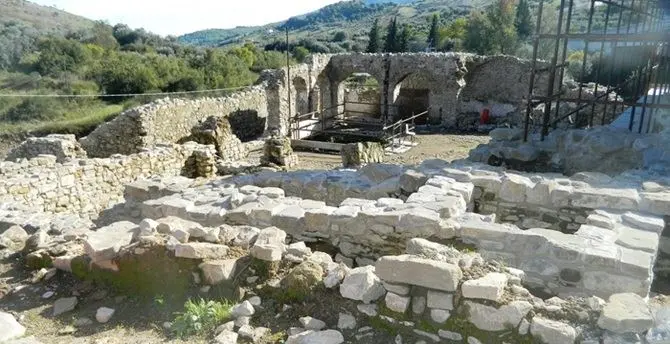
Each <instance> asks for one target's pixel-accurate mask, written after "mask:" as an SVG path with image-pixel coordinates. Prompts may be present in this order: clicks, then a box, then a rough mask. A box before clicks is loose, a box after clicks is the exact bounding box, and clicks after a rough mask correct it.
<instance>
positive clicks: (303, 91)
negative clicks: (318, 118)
mask: <svg viewBox="0 0 670 344" xmlns="http://www.w3.org/2000/svg"><path fill="white" fill-rule="evenodd" d="M293 93H294V94H295V100H294V103H295V108H294V109H295V111H294V115H295V116H297V115H302V114H306V113H308V112H309V111H310V110H309V90H308V88H307V81H305V79H304V78H302V77H300V76H297V77H295V78H293Z"/></svg>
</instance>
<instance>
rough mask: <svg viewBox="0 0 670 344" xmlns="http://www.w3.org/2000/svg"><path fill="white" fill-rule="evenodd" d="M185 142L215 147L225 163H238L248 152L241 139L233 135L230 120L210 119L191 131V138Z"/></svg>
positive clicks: (223, 118) (184, 140)
mask: <svg viewBox="0 0 670 344" xmlns="http://www.w3.org/2000/svg"><path fill="white" fill-rule="evenodd" d="M182 141H183V142H188V141H193V142H197V143H199V144H202V145H213V146H214V149H215V150H216V155H217V156H218V157H219V159H221V160H223V161H238V160H242V159H244V158H246V157H247V155H248V152H247V150H246V147H245V146H244V145H243V144H242V142H241V141H240V139H239V138H237V136H235V134H233V131H232V128H231V126H230V122H229V121H228V118H225V117H214V116H212V117H208V118H207V119H206V120H204V121H203V122H201V123H198V124H197V125H196V126H194V127H193V129H191V136H189V137H187V138H184V139H183V140H182Z"/></svg>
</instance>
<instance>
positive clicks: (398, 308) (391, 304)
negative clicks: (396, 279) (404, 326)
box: [384, 293, 412, 314]
mask: <svg viewBox="0 0 670 344" xmlns="http://www.w3.org/2000/svg"><path fill="white" fill-rule="evenodd" d="M411 299H412V298H411V297H409V296H400V295H398V294H395V293H386V299H385V300H384V301H385V302H386V308H388V309H390V310H392V311H394V312H396V313H403V314H404V313H405V312H407V309H408V308H409V303H410V301H411Z"/></svg>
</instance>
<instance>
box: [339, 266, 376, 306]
mask: <svg viewBox="0 0 670 344" xmlns="http://www.w3.org/2000/svg"><path fill="white" fill-rule="evenodd" d="M384 293H386V290H385V289H384V286H383V285H382V283H381V280H380V279H379V277H377V275H376V274H375V267H373V266H366V267H362V268H356V269H353V270H351V272H350V273H349V276H347V277H346V278H345V279H344V281H342V284H341V285H340V294H342V297H345V298H347V299H350V300H357V301H363V302H365V303H370V302H372V301H375V300H377V299H379V298H380V297H382V296H384Z"/></svg>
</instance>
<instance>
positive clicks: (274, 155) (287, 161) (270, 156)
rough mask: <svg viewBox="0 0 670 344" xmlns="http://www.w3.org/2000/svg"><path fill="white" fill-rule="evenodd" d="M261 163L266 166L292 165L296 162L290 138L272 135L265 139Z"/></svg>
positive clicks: (296, 158)
mask: <svg viewBox="0 0 670 344" xmlns="http://www.w3.org/2000/svg"><path fill="white" fill-rule="evenodd" d="M261 164H262V165H266V166H280V167H292V166H296V165H297V164H298V156H297V155H296V154H294V153H293V148H292V147H291V139H289V138H288V137H280V136H272V137H270V138H269V139H267V140H266V141H265V146H264V147H263V157H262V158H261Z"/></svg>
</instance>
